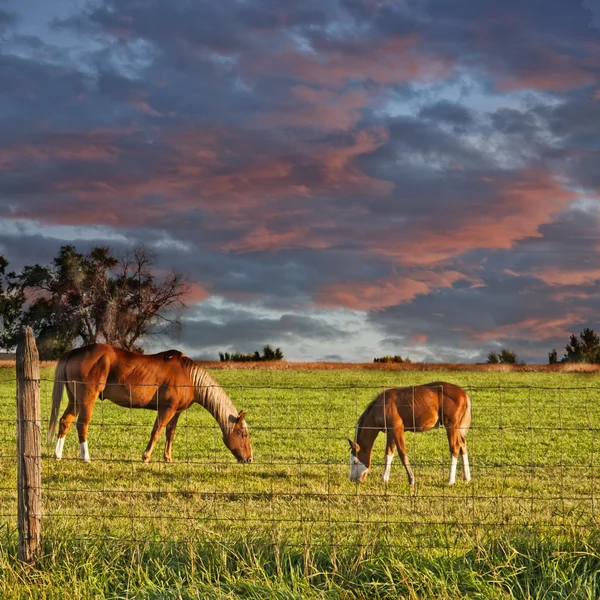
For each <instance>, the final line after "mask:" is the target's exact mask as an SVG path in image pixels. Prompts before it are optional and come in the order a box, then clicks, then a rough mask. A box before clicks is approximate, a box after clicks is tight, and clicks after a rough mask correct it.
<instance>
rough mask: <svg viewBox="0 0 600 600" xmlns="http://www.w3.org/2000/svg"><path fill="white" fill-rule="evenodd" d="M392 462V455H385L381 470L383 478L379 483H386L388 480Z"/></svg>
mask: <svg viewBox="0 0 600 600" xmlns="http://www.w3.org/2000/svg"><path fill="white" fill-rule="evenodd" d="M393 460H394V455H393V454H386V455H385V469H384V470H383V477H382V478H381V481H383V482H384V483H387V482H388V481H389V480H390V471H391V470H392V461H393Z"/></svg>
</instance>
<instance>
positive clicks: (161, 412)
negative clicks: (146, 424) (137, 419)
mask: <svg viewBox="0 0 600 600" xmlns="http://www.w3.org/2000/svg"><path fill="white" fill-rule="evenodd" d="M173 415H175V409H174V408H171V407H170V406H168V407H167V408H159V409H158V413H157V415H156V421H154V427H153V428H152V433H151V434H150V441H149V442H148V445H147V446H146V450H145V451H144V453H143V454H142V462H143V463H144V464H147V463H149V462H150V456H151V454H152V450H154V446H155V445H156V442H157V441H158V438H159V437H160V434H161V433H162V430H163V429H164V428H165V425H166V424H167V423H168V422H169V421H170V420H171V419H172V417H173Z"/></svg>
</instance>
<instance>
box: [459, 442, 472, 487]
mask: <svg viewBox="0 0 600 600" xmlns="http://www.w3.org/2000/svg"><path fill="white" fill-rule="evenodd" d="M463 442H464V443H463V445H462V446H461V448H460V453H461V455H462V460H463V479H464V480H465V481H471V469H470V468H469V456H468V454H467V442H466V441H465V439H464V438H463Z"/></svg>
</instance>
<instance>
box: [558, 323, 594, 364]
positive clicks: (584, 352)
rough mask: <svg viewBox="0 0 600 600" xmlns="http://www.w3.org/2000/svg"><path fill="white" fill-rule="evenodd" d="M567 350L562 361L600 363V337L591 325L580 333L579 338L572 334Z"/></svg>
mask: <svg viewBox="0 0 600 600" xmlns="http://www.w3.org/2000/svg"><path fill="white" fill-rule="evenodd" d="M565 350H566V354H565V355H564V357H563V359H562V361H561V362H579V363H581V362H583V363H600V337H599V336H598V335H597V334H596V333H595V332H594V330H593V329H590V328H589V327H586V328H585V329H584V330H583V331H582V332H581V333H580V334H579V338H577V336H576V335H575V334H571V338H570V340H569V343H568V344H567V346H565Z"/></svg>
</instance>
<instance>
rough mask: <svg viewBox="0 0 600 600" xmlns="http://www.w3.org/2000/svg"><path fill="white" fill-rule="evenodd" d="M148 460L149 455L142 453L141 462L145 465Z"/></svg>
mask: <svg viewBox="0 0 600 600" xmlns="http://www.w3.org/2000/svg"><path fill="white" fill-rule="evenodd" d="M149 462H150V457H149V456H146V455H145V454H142V463H144V464H145V465H147V464H148V463H149Z"/></svg>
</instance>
